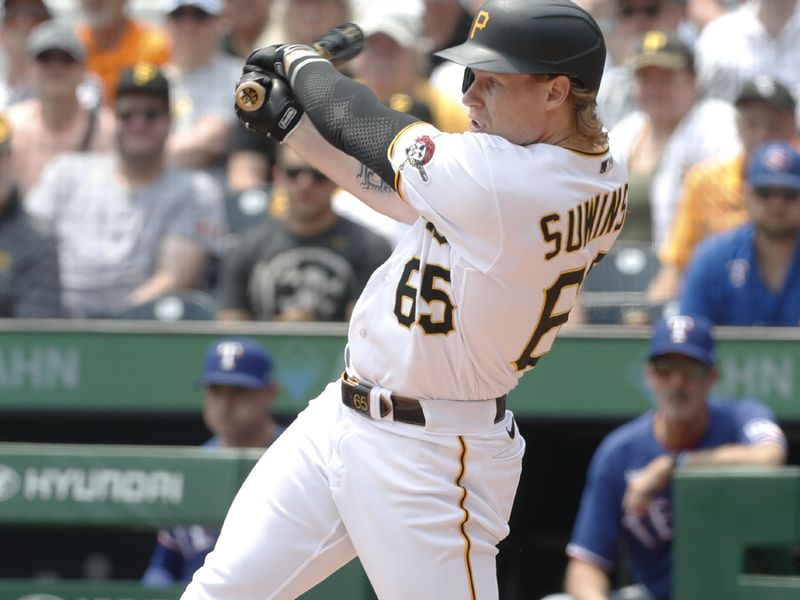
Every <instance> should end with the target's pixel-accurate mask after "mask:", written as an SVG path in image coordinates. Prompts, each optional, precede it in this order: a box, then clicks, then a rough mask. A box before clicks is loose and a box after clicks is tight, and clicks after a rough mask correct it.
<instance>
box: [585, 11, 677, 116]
mask: <svg viewBox="0 0 800 600" xmlns="http://www.w3.org/2000/svg"><path fill="white" fill-rule="evenodd" d="M611 8H612V9H614V10H613V12H611V13H610V15H609V16H611V19H610V20H608V19H607V20H606V21H604V26H605V28H606V29H607V30H608V33H607V35H606V40H607V43H608V64H607V65H606V70H605V73H604V74H603V82H602V84H601V85H600V91H599V93H598V96H597V102H598V107H599V110H600V115H601V117H602V118H603V123H604V124H605V126H606V127H607V128H608V129H609V130H610V129H611V128H612V127H614V125H616V124H617V123H618V122H619V121H621V120H622V119H623V118H624V117H626V116H627V115H629V114H631V113H633V112H634V111H636V109H637V108H638V107H639V103H638V100H637V98H636V81H635V74H634V69H633V68H632V67H631V60H632V58H633V57H634V56H635V55H636V54H637V53H638V52H639V50H640V43H641V40H642V36H644V35H645V33H647V32H648V31H656V30H657V31H665V32H670V33H676V32H678V30H679V28H680V27H681V25H682V23H684V20H685V19H686V2H685V0H612V7H611Z"/></svg>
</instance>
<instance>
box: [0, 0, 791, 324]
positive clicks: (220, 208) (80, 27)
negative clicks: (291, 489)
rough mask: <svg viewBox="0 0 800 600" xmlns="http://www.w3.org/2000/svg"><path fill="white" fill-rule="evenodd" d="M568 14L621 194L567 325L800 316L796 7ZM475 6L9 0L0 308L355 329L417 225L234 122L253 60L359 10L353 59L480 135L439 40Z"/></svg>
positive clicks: (632, 0)
mask: <svg viewBox="0 0 800 600" xmlns="http://www.w3.org/2000/svg"><path fill="white" fill-rule="evenodd" d="M532 1H533V0H532ZM578 3H579V4H581V5H583V6H584V7H585V8H586V9H588V10H590V11H591V12H592V14H593V15H594V16H595V17H596V19H597V20H598V22H599V23H600V25H601V27H602V28H603V29H604V31H605V34H606V40H607V45H608V58H607V64H606V70H605V75H604V79H603V84H602V86H601V89H600V92H599V95H598V105H599V108H600V114H601V116H602V118H603V121H604V123H605V126H606V128H607V129H608V130H609V133H610V143H611V146H612V150H613V151H614V153H615V155H616V156H617V157H619V159H620V160H625V161H627V164H628V169H629V174H630V183H629V190H628V194H629V200H628V214H627V217H626V224H625V227H624V228H623V231H622V233H621V235H620V238H619V239H620V241H619V242H618V244H617V247H616V248H615V250H614V251H613V252H612V254H611V255H610V256H608V257H606V259H605V260H604V261H603V262H602V263H601V264H600V265H599V266H598V267H597V268H595V269H594V270H593V273H592V274H591V275H590V277H589V278H588V279H587V283H586V286H585V287H586V293H585V294H584V301H583V304H582V305H581V306H580V307H579V308H578V309H577V310H576V311H575V313H574V315H573V321H574V322H589V323H592V322H616V323H634V324H641V323H644V322H647V321H649V320H651V319H653V318H655V317H656V316H661V315H662V314H663V313H665V312H669V311H670V310H672V311H677V310H681V311H682V312H684V313H686V312H690V313H693V314H702V315H704V316H706V317H708V318H709V319H711V320H712V321H713V322H714V323H716V324H736V325H798V324H800V245H798V241H800V155H798V153H797V149H798V148H800V145H798V140H797V133H798V131H797V117H798V116H800V109H799V108H798V104H797V101H796V99H797V97H798V94H800V7H799V6H798V0H739V1H737V0H578ZM480 4H481V2H480V1H478V0H408V1H406V2H402V3H401V2H395V1H394V0H371V1H368V0H147V1H145V0H139V1H137V0H129V1H126V0H60V1H58V2H56V1H55V0H50V1H45V0H5V1H3V2H2V9H3V13H2V22H1V23H0V52H1V53H2V60H1V61H0V63H1V64H2V66H3V70H2V77H1V78H0V111H2V112H0V317H24V318H42V317H69V318H115V317H119V318H128V317H141V316H144V317H145V318H168V319H169V318H173V319H174V318H181V317H183V318H208V319H220V320H261V321H270V320H293V321H342V320H346V319H347V318H348V315H349V311H350V309H351V308H352V305H353V303H354V301H355V299H356V298H357V297H358V294H359V293H360V291H361V289H362V287H363V286H364V284H365V283H366V280H367V279H368V278H369V276H370V274H371V273H372V271H373V270H374V268H375V267H376V266H377V265H378V264H380V263H381V262H382V261H384V260H385V259H386V257H388V255H389V253H390V252H391V248H392V247H393V246H394V244H396V243H397V240H398V239H399V238H400V236H402V235H403V233H404V230H405V226H404V225H401V224H398V223H395V222H393V221H391V220H389V219H388V218H386V217H383V216H382V215H380V214H378V213H375V212H374V211H372V210H371V209H369V208H367V207H365V206H363V205H362V204H361V203H360V202H359V201H358V200H357V199H355V198H353V197H352V196H350V195H349V194H347V193H346V192H343V191H342V190H339V189H337V188H336V185H335V184H333V182H331V181H330V180H328V179H327V178H326V177H325V176H324V175H323V174H321V173H320V172H318V171H316V170H315V169H313V168H312V167H311V166H310V165H308V164H307V163H305V162H304V161H303V160H302V159H301V158H300V157H299V156H297V155H295V154H294V153H292V152H291V151H289V150H288V149H287V148H285V147H278V146H276V144H274V143H272V142H271V141H270V140H269V139H267V138H265V137H264V136H261V135H259V134H255V133H253V132H251V131H248V130H246V129H244V128H243V127H242V126H241V124H240V123H239V122H238V121H237V119H236V116H235V113H234V110H233V89H234V87H235V84H236V81H237V79H238V78H239V74H240V71H241V66H242V64H243V61H244V58H245V57H246V56H247V55H248V54H249V53H250V51H251V50H252V49H254V48H257V47H259V46H262V45H266V44H269V43H278V42H296V43H310V42H312V41H313V40H314V39H316V38H317V37H319V36H320V35H321V34H322V33H324V32H326V31H327V30H329V29H330V28H332V27H333V26H335V25H338V24H341V23H343V22H345V21H349V20H353V21H355V22H357V23H359V24H360V25H361V26H362V28H363V29H364V30H365V33H366V35H367V44H366V47H365V50H364V51H363V52H362V53H361V54H360V55H359V56H358V57H357V58H356V59H354V60H352V61H351V62H349V63H347V64H346V65H344V66H343V67H341V68H342V69H343V70H345V71H346V72H347V73H348V74H349V75H351V76H352V77H354V78H356V79H358V80H360V81H363V82H364V83H365V84H367V85H368V86H369V87H370V88H371V89H372V91H373V92H374V93H375V94H376V96H377V97H378V98H379V99H380V100H381V101H383V102H384V103H385V104H386V105H388V106H391V107H392V108H394V109H395V110H400V111H404V112H408V113H412V114H414V115H415V116H418V117H419V118H421V119H423V120H426V121H429V122H432V123H433V124H434V125H436V126H437V127H439V128H440V129H442V130H445V131H451V132H460V131H466V130H467V129H468V126H469V122H468V114H467V111H466V108H465V107H464V106H463V105H462V104H461V97H460V96H461V94H460V89H461V79H462V76H463V69H462V68H461V67H458V66H457V65H455V64H452V63H446V62H442V61H441V60H440V59H437V58H435V57H433V55H432V53H433V52H435V51H436V50H438V49H441V48H444V47H447V46H449V45H452V44H453V43H457V42H459V41H461V40H463V39H465V38H466V36H467V34H468V31H469V26H470V22H471V19H472V17H473V15H474V14H475V13H476V12H477V11H478V10H479V7H480ZM615 294H616V296H615ZM615 297H616V298H619V297H622V298H624V300H623V301H616V304H617V305H616V306H615V307H614V308H615V310H614V311H613V312H609V311H608V308H609V306H610V305H611V304H613V303H614V300H613V299H614V298H615ZM165 298H171V299H173V301H174V300H175V299H176V298H177V299H178V301H179V302H180V303H181V304H180V308H178V309H175V304H174V302H173V304H170V305H168V306H167V308H166V309H165V308H163V306H162V308H159V306H160V305H159V302H160V301H161V300H163V299H165ZM609 299H611V300H609ZM170 307H172V308H170Z"/></svg>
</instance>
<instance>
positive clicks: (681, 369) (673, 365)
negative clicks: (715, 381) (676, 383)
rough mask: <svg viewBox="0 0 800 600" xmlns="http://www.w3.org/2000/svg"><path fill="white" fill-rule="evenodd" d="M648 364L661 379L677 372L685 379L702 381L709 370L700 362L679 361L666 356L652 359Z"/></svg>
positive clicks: (709, 368)
mask: <svg viewBox="0 0 800 600" xmlns="http://www.w3.org/2000/svg"><path fill="white" fill-rule="evenodd" d="M650 364H651V365H653V370H655V372H656V373H657V374H658V375H659V376H661V377H666V376H668V375H671V374H672V373H675V372H678V373H680V374H681V375H683V376H684V377H686V378H687V379H703V378H704V377H705V376H706V375H708V372H709V371H710V370H711V367H709V366H708V365H705V364H703V363H701V362H686V361H679V360H674V359H672V358H668V357H666V356H665V357H658V358H654V359H653V360H651V361H650Z"/></svg>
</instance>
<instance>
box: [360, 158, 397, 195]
mask: <svg viewBox="0 0 800 600" xmlns="http://www.w3.org/2000/svg"><path fill="white" fill-rule="evenodd" d="M356 178H357V179H358V180H359V182H360V184H361V189H362V190H364V191H366V192H381V193H384V192H391V191H393V190H392V187H391V186H390V185H389V184H388V183H386V182H385V181H384V180H383V179H381V178H380V177H378V175H377V174H376V173H375V171H373V170H372V169H370V168H369V167H368V166H367V165H363V164H362V165H361V169H360V170H359V172H358V173H357V174H356Z"/></svg>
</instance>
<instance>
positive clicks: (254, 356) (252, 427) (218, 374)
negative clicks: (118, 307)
mask: <svg viewBox="0 0 800 600" xmlns="http://www.w3.org/2000/svg"><path fill="white" fill-rule="evenodd" d="M200 383H201V384H202V386H203V390H204V404H203V420H204V422H205V424H206V427H208V429H209V431H211V432H212V433H213V434H214V437H212V438H211V439H210V440H208V441H207V442H206V443H205V444H204V446H205V447H206V448H267V447H269V446H270V445H271V444H272V442H274V441H275V440H276V439H277V438H278V436H279V435H280V434H281V433H283V431H284V429H285V427H284V426H282V425H279V424H278V423H276V422H275V420H274V419H273V417H272V415H271V414H270V407H271V405H272V402H273V400H274V399H275V396H276V395H277V392H278V387H277V385H276V384H275V383H274V382H273V380H272V358H271V357H270V355H269V353H268V352H267V350H266V349H265V348H264V347H263V346H262V345H261V344H259V343H257V342H255V341H253V340H248V339H230V340H222V341H218V342H215V343H214V344H212V345H211V346H210V347H209V348H208V350H207V351H206V355H205V361H204V365H203V376H202V378H201V380H200ZM218 536H219V528H208V527H202V526H200V525H190V526H186V527H169V528H166V529H162V530H161V531H159V532H158V539H157V542H156V547H155V550H154V551H153V556H152V557H151V559H150V564H149V565H148V567H147V571H146V572H145V574H144V576H143V578H142V583H144V584H145V585H147V586H164V585H172V584H176V583H181V582H182V583H186V582H188V581H190V580H191V579H192V575H193V574H194V572H195V571H196V570H197V569H199V568H200V566H201V565H202V564H203V561H204V560H205V558H206V554H208V553H209V552H211V550H212V549H213V548H214V545H215V544H216V542H217V537H218Z"/></svg>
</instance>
